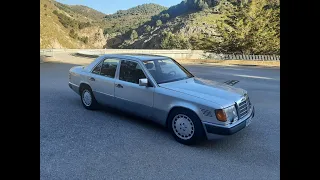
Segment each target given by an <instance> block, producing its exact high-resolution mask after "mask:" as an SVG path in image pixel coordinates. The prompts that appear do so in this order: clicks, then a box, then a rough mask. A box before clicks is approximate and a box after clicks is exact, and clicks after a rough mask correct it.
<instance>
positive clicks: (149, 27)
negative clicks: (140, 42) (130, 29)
mask: <svg viewBox="0 0 320 180" xmlns="http://www.w3.org/2000/svg"><path fill="white" fill-rule="evenodd" d="M150 31H151V26H149V25H146V26H145V30H144V32H147V33H148V32H150Z"/></svg>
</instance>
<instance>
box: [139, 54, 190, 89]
mask: <svg viewBox="0 0 320 180" xmlns="http://www.w3.org/2000/svg"><path fill="white" fill-rule="evenodd" d="M143 63H144V65H145V67H146V68H147V69H148V71H149V72H150V74H151V75H152V77H153V78H154V79H155V81H156V82H157V83H158V84H161V83H168V82H173V81H179V80H182V79H188V78H191V77H193V75H192V74H191V73H190V72H189V71H187V70H186V69H185V68H184V67H182V66H181V65H180V64H179V63H177V62H176V61H175V60H172V59H161V60H150V61H143Z"/></svg>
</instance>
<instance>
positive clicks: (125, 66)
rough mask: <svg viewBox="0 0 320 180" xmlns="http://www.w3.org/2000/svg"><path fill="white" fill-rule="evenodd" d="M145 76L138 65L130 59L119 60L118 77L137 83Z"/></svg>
mask: <svg viewBox="0 0 320 180" xmlns="http://www.w3.org/2000/svg"><path fill="white" fill-rule="evenodd" d="M143 78H146V76H145V75H144V73H143V71H142V69H141V67H140V65H139V64H138V63H136V62H132V61H125V60H123V61H121V66H120V74H119V79H120V80H122V81H127V82H131V83H135V84H139V79H143Z"/></svg>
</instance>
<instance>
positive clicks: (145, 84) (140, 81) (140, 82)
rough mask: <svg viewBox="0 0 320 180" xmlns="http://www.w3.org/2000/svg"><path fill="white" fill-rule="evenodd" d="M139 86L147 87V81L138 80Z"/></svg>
mask: <svg viewBox="0 0 320 180" xmlns="http://www.w3.org/2000/svg"><path fill="white" fill-rule="evenodd" d="M139 86H145V87H148V79H147V78H145V79H139Z"/></svg>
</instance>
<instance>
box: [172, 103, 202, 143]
mask: <svg viewBox="0 0 320 180" xmlns="http://www.w3.org/2000/svg"><path fill="white" fill-rule="evenodd" d="M168 127H169V129H170V131H171V134H172V135H173V136H174V138H175V139H176V140H177V141H178V142H180V143H182V144H186V145H191V144H195V143H198V142H200V141H202V140H204V137H205V133H204V130H203V127H202V123H201V121H200V119H199V118H198V116H197V115H196V114H195V113H194V112H192V111H190V110H187V109H175V110H173V111H172V112H171V113H170V115H169V117H168Z"/></svg>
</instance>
